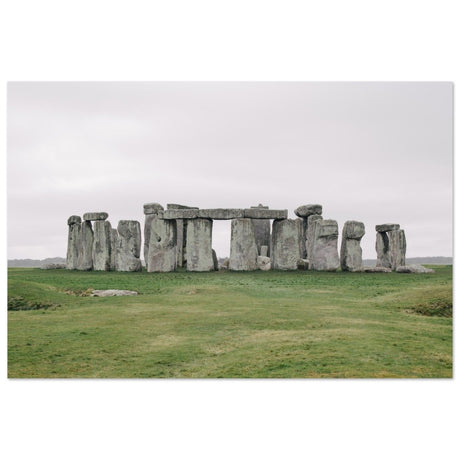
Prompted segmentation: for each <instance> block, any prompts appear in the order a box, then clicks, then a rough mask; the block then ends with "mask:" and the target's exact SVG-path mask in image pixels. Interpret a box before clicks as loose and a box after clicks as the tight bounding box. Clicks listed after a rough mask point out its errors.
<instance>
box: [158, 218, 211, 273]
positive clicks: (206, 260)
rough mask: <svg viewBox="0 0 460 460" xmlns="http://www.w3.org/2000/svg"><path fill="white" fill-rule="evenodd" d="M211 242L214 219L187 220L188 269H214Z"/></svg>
mask: <svg viewBox="0 0 460 460" xmlns="http://www.w3.org/2000/svg"><path fill="white" fill-rule="evenodd" d="M171 211H175V210H171ZM184 211H187V210H184ZM166 212H169V211H165V213H166ZM211 243H212V220H209V219H191V220H190V221H189V222H187V271H192V272H209V271H213V270H214V261H213V259H212V246H211Z"/></svg>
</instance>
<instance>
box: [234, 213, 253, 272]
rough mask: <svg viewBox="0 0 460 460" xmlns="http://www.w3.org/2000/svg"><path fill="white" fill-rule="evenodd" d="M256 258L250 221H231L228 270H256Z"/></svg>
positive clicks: (241, 219)
mask: <svg viewBox="0 0 460 460" xmlns="http://www.w3.org/2000/svg"><path fill="white" fill-rule="evenodd" d="M257 256H258V251H257V245H256V239H255V234H254V224H253V222H252V219H244V218H239V219H233V220H232V235H231V243H230V263H229V269H230V270H234V271H250V270H256V269H257Z"/></svg>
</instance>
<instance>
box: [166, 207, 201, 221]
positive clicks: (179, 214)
mask: <svg viewBox="0 0 460 460" xmlns="http://www.w3.org/2000/svg"><path fill="white" fill-rule="evenodd" d="M198 211H199V209H167V210H166V211H165V212H164V213H163V219H166V220H171V219H174V220H176V219H197V218H198Z"/></svg>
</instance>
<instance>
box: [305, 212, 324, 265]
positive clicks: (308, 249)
mask: <svg viewBox="0 0 460 460" xmlns="http://www.w3.org/2000/svg"><path fill="white" fill-rule="evenodd" d="M306 220H307V225H306V230H305V255H304V257H303V258H304V259H305V258H306V259H309V254H311V253H312V252H313V245H314V243H315V222H316V221H318V220H323V218H322V217H321V216H320V215H319V214H312V215H311V216H308V217H307V219H306ZM304 225H305V223H304ZM304 228H305V227H304Z"/></svg>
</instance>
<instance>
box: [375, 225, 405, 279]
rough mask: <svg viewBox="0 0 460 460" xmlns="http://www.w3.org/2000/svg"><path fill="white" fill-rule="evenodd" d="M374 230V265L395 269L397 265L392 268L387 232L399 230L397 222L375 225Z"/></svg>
mask: <svg viewBox="0 0 460 460" xmlns="http://www.w3.org/2000/svg"><path fill="white" fill-rule="evenodd" d="M375 230H376V232H377V235H376V240H375V250H376V252H377V264H376V267H383V268H392V269H393V270H396V268H397V267H394V268H393V266H392V261H391V256H390V252H391V247H390V239H389V233H391V232H392V231H395V230H399V224H380V225H376V226H375ZM405 253H406V249H405V239H404V254H405ZM395 256H396V253H395ZM404 258H405V257H404ZM403 265H404V264H403Z"/></svg>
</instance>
